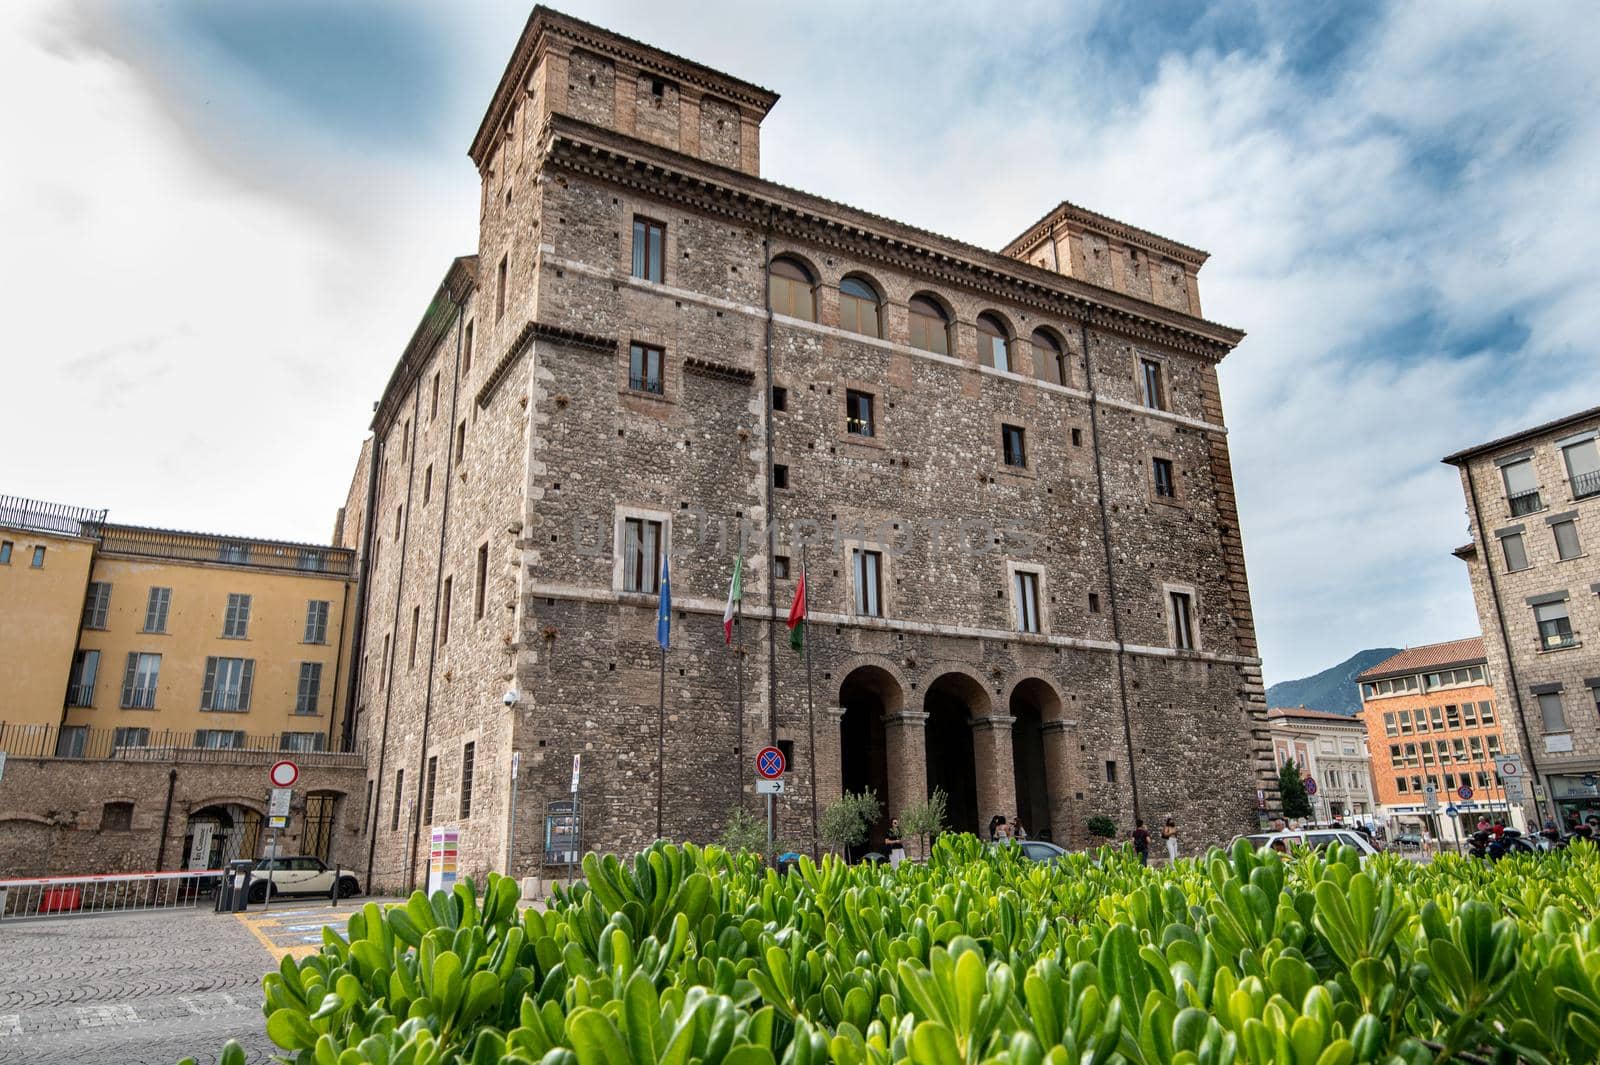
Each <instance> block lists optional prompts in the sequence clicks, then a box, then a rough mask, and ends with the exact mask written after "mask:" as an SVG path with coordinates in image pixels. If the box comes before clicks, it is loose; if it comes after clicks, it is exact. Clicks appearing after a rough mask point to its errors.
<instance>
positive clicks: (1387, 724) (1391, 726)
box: [1383, 713, 1400, 736]
mask: <svg viewBox="0 0 1600 1065" xmlns="http://www.w3.org/2000/svg"><path fill="white" fill-rule="evenodd" d="M1383 734H1384V735H1385V736H1398V735H1399V734H1400V729H1399V727H1398V726H1397V725H1396V724H1395V723H1394V714H1393V713H1387V714H1384V715H1383Z"/></svg>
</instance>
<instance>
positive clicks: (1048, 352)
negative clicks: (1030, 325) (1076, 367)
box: [1033, 329, 1069, 385]
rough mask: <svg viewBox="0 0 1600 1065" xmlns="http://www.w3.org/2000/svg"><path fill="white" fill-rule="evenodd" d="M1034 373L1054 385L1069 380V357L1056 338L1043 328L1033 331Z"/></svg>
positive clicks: (1062, 383)
mask: <svg viewBox="0 0 1600 1065" xmlns="http://www.w3.org/2000/svg"><path fill="white" fill-rule="evenodd" d="M1033 375H1034V376H1035V377H1037V378H1038V379H1039V380H1041V381H1049V382H1050V383H1051V384H1053V385H1064V384H1066V383H1067V381H1068V379H1069V378H1068V376H1067V357H1066V354H1065V353H1064V352H1063V351H1062V350H1061V345H1060V344H1059V343H1057V342H1056V338H1055V337H1054V336H1052V335H1051V334H1050V333H1049V332H1047V331H1046V330H1043V329H1035V330H1034V331H1033Z"/></svg>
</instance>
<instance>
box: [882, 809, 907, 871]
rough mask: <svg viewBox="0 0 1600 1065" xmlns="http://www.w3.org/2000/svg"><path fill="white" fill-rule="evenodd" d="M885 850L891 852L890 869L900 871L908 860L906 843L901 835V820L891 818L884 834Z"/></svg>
mask: <svg viewBox="0 0 1600 1065" xmlns="http://www.w3.org/2000/svg"><path fill="white" fill-rule="evenodd" d="M883 848H884V850H886V851H888V852H889V868H891V869H898V868H900V863H901V862H903V861H905V860H906V841H905V840H904V839H903V838H902V836H901V833H900V819H899V818H898V817H891V818H889V827H888V828H887V829H885V830H884V833H883Z"/></svg>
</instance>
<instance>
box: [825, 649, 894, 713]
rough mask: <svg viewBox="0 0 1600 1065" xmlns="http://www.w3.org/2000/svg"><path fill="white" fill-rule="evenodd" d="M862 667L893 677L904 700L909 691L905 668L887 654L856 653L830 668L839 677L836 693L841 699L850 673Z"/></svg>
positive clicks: (841, 704)
mask: <svg viewBox="0 0 1600 1065" xmlns="http://www.w3.org/2000/svg"><path fill="white" fill-rule="evenodd" d="M864 668H872V669H879V670H882V671H883V672H885V673H887V674H888V675H889V676H890V677H891V678H893V680H894V683H895V685H896V686H897V687H898V688H899V689H900V697H901V699H902V700H904V699H905V697H906V694H907V693H908V692H910V691H911V682H910V681H909V680H907V679H906V673H905V670H903V669H901V668H900V664H899V663H898V662H896V661H895V660H894V659H893V658H890V657H889V656H888V655H873V654H858V655H851V656H850V657H849V658H846V659H844V660H843V661H842V662H840V663H839V664H838V665H836V666H834V667H833V668H832V670H831V672H832V673H833V675H834V676H836V677H838V678H839V684H838V688H837V694H838V695H839V696H840V698H841V700H842V699H843V693H844V683H845V681H846V680H848V679H849V677H850V674H851V673H854V672H855V671H856V670H858V669H864ZM839 705H840V706H843V705H844V703H843V702H842V701H841V702H840V704H839ZM903 705H904V704H903V702H902V706H903ZM894 709H895V710H896V711H898V710H900V709H901V706H896V707H895V708H894Z"/></svg>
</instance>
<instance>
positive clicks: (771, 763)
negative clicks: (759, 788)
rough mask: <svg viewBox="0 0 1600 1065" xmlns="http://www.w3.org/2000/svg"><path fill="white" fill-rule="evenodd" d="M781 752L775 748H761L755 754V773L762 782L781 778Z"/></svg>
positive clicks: (782, 766) (782, 762)
mask: <svg viewBox="0 0 1600 1065" xmlns="http://www.w3.org/2000/svg"><path fill="white" fill-rule="evenodd" d="M783 770H784V761H783V752H782V751H780V750H778V748H776V747H763V748H761V750H759V751H757V752H756V773H757V774H759V775H760V777H761V779H762V780H777V779H778V778H779V777H781V776H783Z"/></svg>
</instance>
